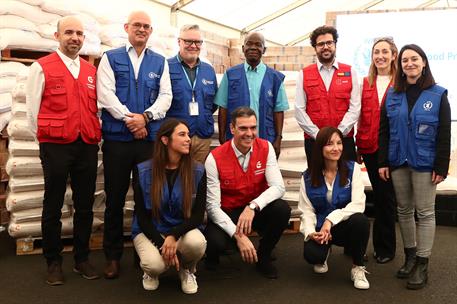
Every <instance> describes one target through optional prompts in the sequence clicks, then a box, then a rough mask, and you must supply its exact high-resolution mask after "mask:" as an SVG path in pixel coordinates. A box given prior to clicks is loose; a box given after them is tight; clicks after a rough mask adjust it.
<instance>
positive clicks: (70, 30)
mask: <svg viewBox="0 0 457 304" xmlns="http://www.w3.org/2000/svg"><path fill="white" fill-rule="evenodd" d="M54 37H55V39H56V40H57V41H58V42H59V50H60V51H61V52H62V53H64V54H65V56H67V57H70V58H72V59H75V58H76V57H78V52H79V50H80V49H81V48H82V46H83V43H84V27H83V24H82V22H81V21H80V20H79V19H78V18H76V17H75V16H66V17H63V18H61V19H60V20H59V21H58V22H57V32H55V33H54Z"/></svg>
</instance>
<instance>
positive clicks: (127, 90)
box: [102, 47, 165, 141]
mask: <svg viewBox="0 0 457 304" xmlns="http://www.w3.org/2000/svg"><path fill="white" fill-rule="evenodd" d="M106 55H107V58H108V61H109V63H110V65H111V68H112V70H113V73H114V78H115V80H116V96H117V98H118V99H119V101H120V102H121V103H122V104H123V105H125V106H126V107H127V108H128V109H129V111H130V112H132V113H143V112H144V111H145V110H146V109H147V108H149V107H150V106H151V105H152V104H154V102H155V101H156V99H157V96H158V94H159V89H160V78H161V77H162V73H163V68H164V63H165V58H164V57H163V56H161V55H159V54H156V53H154V52H153V51H151V50H150V49H148V48H146V50H145V51H144V57H143V61H142V63H141V66H140V70H139V72H138V80H137V81H136V80H135V72H134V70H133V66H132V63H131V62H130V58H129V55H128V53H127V51H126V49H125V47H120V48H118V49H113V50H109V51H107V52H106ZM160 123H161V121H156V120H153V121H151V122H150V123H149V124H148V125H147V130H148V136H147V137H146V140H148V141H154V140H155V136H156V133H157V130H158V129H159V127H160ZM102 132H103V138H104V139H105V140H114V141H133V140H134V138H133V135H132V133H130V131H129V130H128V129H127V127H126V126H125V122H124V121H122V120H117V119H115V118H114V117H113V116H111V114H109V112H108V111H106V110H105V109H103V111H102Z"/></svg>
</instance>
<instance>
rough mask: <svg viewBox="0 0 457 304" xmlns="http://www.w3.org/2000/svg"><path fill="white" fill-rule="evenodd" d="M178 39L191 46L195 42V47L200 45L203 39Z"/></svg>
mask: <svg viewBox="0 0 457 304" xmlns="http://www.w3.org/2000/svg"><path fill="white" fill-rule="evenodd" d="M178 39H179V40H181V41H183V42H184V44H185V45H186V46H191V45H192V44H195V46H196V47H201V46H202V44H203V40H191V39H184V38H178Z"/></svg>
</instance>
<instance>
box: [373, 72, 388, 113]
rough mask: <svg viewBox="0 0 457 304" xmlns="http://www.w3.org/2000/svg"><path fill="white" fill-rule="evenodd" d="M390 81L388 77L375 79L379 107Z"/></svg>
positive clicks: (380, 76)
mask: <svg viewBox="0 0 457 304" xmlns="http://www.w3.org/2000/svg"><path fill="white" fill-rule="evenodd" d="M390 79H391V77H390V75H378V76H377V77H376V89H377V90H378V100H379V106H381V104H382V98H383V97H384V94H385V93H386V90H387V87H388V86H389V83H390Z"/></svg>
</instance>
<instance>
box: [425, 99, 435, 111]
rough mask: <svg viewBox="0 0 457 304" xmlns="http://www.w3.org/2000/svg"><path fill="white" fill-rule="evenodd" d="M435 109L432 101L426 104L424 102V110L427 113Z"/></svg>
mask: <svg viewBox="0 0 457 304" xmlns="http://www.w3.org/2000/svg"><path fill="white" fill-rule="evenodd" d="M432 107H433V102H431V101H430V100H427V101H426V102H424V110H425V111H430V110H431V109H432Z"/></svg>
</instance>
